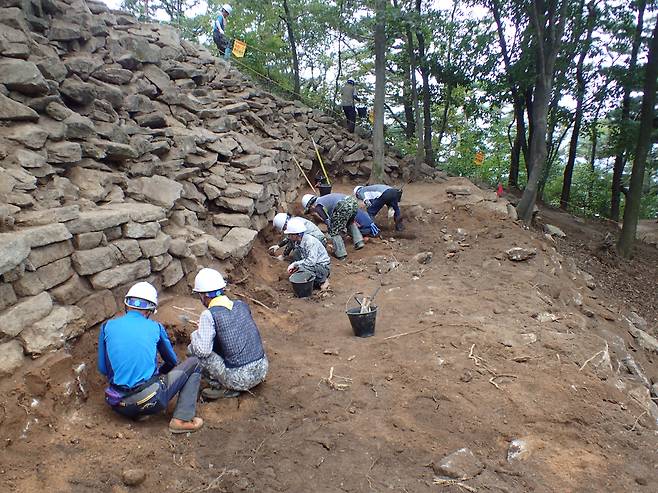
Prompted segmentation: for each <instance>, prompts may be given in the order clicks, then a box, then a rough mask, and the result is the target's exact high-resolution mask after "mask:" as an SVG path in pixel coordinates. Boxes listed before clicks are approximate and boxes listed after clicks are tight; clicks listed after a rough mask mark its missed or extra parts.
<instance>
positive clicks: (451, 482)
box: [434, 478, 477, 493]
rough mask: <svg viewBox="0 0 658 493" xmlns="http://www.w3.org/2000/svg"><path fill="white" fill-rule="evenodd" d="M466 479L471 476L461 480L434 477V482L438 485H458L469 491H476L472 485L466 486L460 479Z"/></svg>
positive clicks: (473, 492) (475, 492)
mask: <svg viewBox="0 0 658 493" xmlns="http://www.w3.org/2000/svg"><path fill="white" fill-rule="evenodd" d="M468 479H472V478H467V479H463V480H459V479H442V478H434V484H438V485H440V486H459V487H460V488H462V489H464V490H466V491H470V492H471V493H477V490H476V489H475V488H473V487H472V486H468V485H467V484H464V483H463V482H462V481H468Z"/></svg>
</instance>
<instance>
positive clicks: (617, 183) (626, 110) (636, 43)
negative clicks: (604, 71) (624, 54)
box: [610, 0, 647, 221]
mask: <svg viewBox="0 0 658 493" xmlns="http://www.w3.org/2000/svg"><path fill="white" fill-rule="evenodd" d="M646 6H647V2H646V0H639V1H638V6H637V26H636V28H635V37H634V38H633V47H632V48H631V58H630V60H629V61H628V72H627V73H628V74H634V73H635V70H636V66H637V54H638V51H639V50H640V44H641V43H642V29H643V27H644V11H645V9H646ZM631 90H632V87H631V84H630V83H629V82H628V81H626V82H625V83H624V97H623V99H622V103H621V117H620V121H619V133H618V135H617V139H618V141H617V155H616V156H615V164H614V167H613V170H612V197H611V199H610V219H612V220H613V221H619V211H620V208H621V207H620V206H621V188H622V187H621V179H622V177H623V176H624V167H625V164H626V156H625V154H626V148H627V146H626V145H625V143H624V133H625V132H626V126H627V123H628V119H629V116H630V114H631Z"/></svg>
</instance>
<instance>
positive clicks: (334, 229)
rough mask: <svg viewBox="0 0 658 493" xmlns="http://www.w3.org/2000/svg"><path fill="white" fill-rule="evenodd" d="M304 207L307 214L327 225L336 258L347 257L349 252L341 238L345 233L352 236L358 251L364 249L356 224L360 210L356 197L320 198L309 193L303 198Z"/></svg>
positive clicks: (325, 196)
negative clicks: (357, 213)
mask: <svg viewBox="0 0 658 493" xmlns="http://www.w3.org/2000/svg"><path fill="white" fill-rule="evenodd" d="M302 207H303V208H304V213H305V214H313V215H315V216H317V217H319V218H320V220H321V221H323V222H324V223H325V224H326V225H327V229H328V233H329V237H330V238H331V242H332V243H333V247H334V255H335V256H336V258H338V259H343V258H345V257H347V250H345V243H344V242H343V237H342V236H341V233H342V232H343V231H347V232H348V233H349V234H350V236H351V237H352V242H353V243H354V248H355V249H356V250H359V249H361V248H363V245H364V242H363V236H361V232H360V231H359V228H358V227H357V226H356V225H355V224H354V218H355V216H356V211H357V210H358V208H359V204H358V202H357V201H356V199H355V198H354V197H349V196H347V195H345V194H342V193H330V194H328V195H322V196H320V197H318V196H317V195H312V194H310V193H307V194H306V195H304V196H303V197H302Z"/></svg>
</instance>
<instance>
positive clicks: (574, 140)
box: [560, 3, 596, 211]
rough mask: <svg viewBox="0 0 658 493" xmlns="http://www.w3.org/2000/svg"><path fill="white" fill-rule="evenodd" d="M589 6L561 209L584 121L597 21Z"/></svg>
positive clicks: (564, 205)
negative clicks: (586, 71)
mask: <svg viewBox="0 0 658 493" xmlns="http://www.w3.org/2000/svg"><path fill="white" fill-rule="evenodd" d="M587 8H588V10H589V12H588V13H587V35H586V36H585V43H584V45H583V47H582V49H581V50H580V55H579V56H578V62H577V63H576V114H575V116H574V121H573V131H572V132H571V140H570V141H569V157H568V158H567V165H566V166H565V168H564V180H563V181H562V194H561V195H560V209H564V210H565V211H566V210H567V207H568V206H569V198H570V195H571V179H572V177H573V168H574V166H575V164H576V151H577V150H578V136H579V134H580V126H581V124H582V121H583V101H584V99H585V76H584V75H583V66H584V64H585V57H586V56H587V53H588V52H589V47H590V44H591V42H592V32H593V31H594V23H595V21H596V8H595V6H594V5H593V4H591V3H590V4H589V5H588V6H587Z"/></svg>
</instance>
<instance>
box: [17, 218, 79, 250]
mask: <svg viewBox="0 0 658 493" xmlns="http://www.w3.org/2000/svg"><path fill="white" fill-rule="evenodd" d="M16 235H20V236H22V237H23V238H25V241H27V243H28V245H29V246H30V247H31V248H36V247H40V246H46V245H50V244H52V243H57V242H60V241H66V240H69V239H70V238H71V237H72V235H71V233H70V232H69V230H68V229H67V228H66V226H64V225H63V224H60V223H56V224H48V225H45V226H33V227H30V228H22V229H20V230H18V231H17V232H16Z"/></svg>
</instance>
